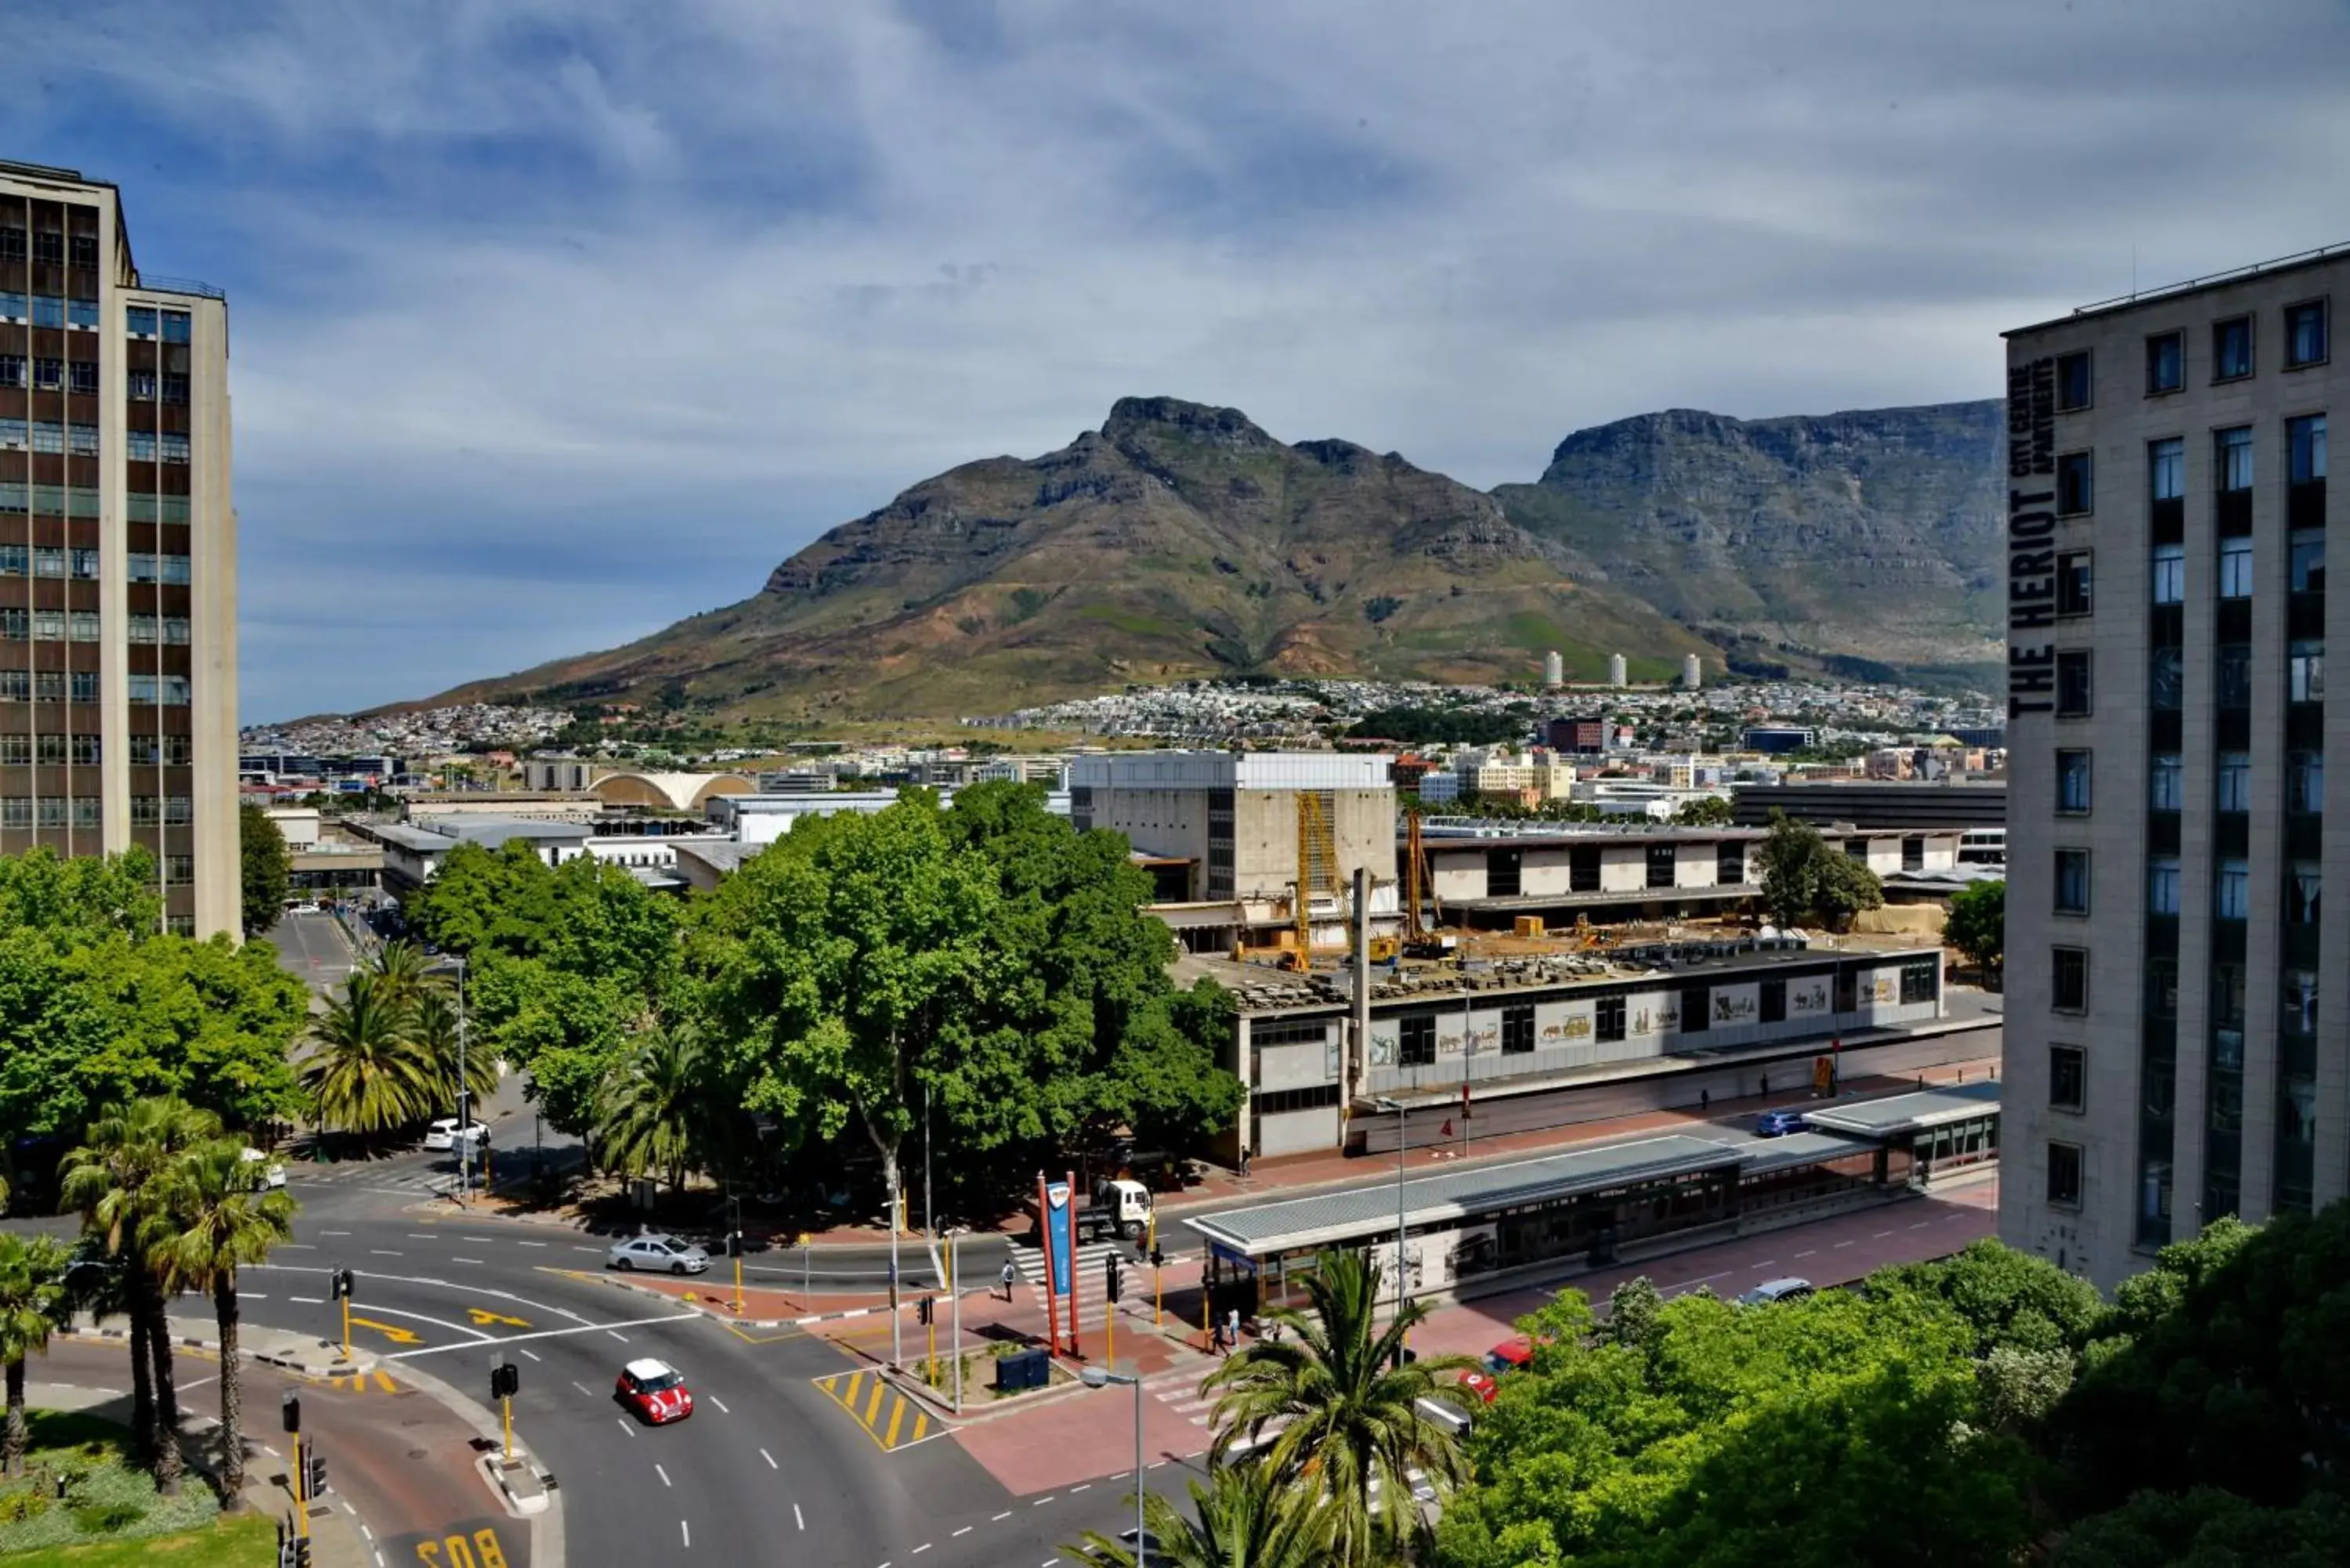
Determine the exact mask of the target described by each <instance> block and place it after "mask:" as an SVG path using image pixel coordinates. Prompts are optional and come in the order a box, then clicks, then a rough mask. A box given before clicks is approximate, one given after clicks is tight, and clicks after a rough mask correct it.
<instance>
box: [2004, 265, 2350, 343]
mask: <svg viewBox="0 0 2350 1568" xmlns="http://www.w3.org/2000/svg"><path fill="white" fill-rule="evenodd" d="M2345 256H2350V242H2345V243H2344V244H2334V245H2320V246H2319V247H2318V248H2317V249H2315V250H2314V251H2299V252H2296V253H2295V254H2292V255H2289V256H2279V257H2277V258H2276V259H2275V260H2273V261H2264V262H2253V263H2252V264H2251V265H2248V266H2240V267H2230V269H2229V270H2227V271H2226V272H2215V273H2209V274H2206V275H2203V276H2201V277H2190V278H2189V279H2188V280H2187V281H2185V282H2184V283H2166V284H2164V285H2162V286H2159V287H2157V288H2146V289H2138V290H2136V291H2135V292H2132V293H2129V294H2120V295H2116V296H2114V297H2113V298H2111V299H2100V300H2097V301H2096V302H2095V303H2094V304H2090V305H2076V306H2074V307H2073V313H2072V314H2071V315H2070V316H2060V317H2056V318H2055V319H2054V320H2051V321H2035V322H2033V324H2032V325H2031V326H2029V327H2010V328H2009V329H2008V330H2007V331H2005V332H2002V333H2001V334H2000V336H2001V337H2022V336H2024V335H2026V334H2028V333H2033V332H2041V331H2045V330H2046V329H2047V328H2049V327H2063V326H2066V325H2068V324H2070V323H2072V322H2075V321H2078V320H2081V319H2082V318H2083V317H2090V316H2106V315H2110V314H2112V313H2113V312H2115V311H2119V310H2129V309H2132V308H2134V307H2136V306H2141V305H2146V304H2148V303H2150V302H2152V301H2155V300H2158V299H2174V298H2177V297H2178V296H2181V295H2187V294H2199V293H2201V292H2203V291H2204V290H2205V289H2211V288H2225V287H2227V286H2229V285H2230V284H2238V283H2250V282H2251V281H2252V280H2253V279H2255V278H2260V277H2266V276H2268V275H2271V274H2272V273H2285V272H2293V271H2297V270H2298V269H2300V268H2302V267H2307V266H2315V265H2317V264H2318V263H2320V262H2323V261H2327V260H2333V259H2339V258H2342V257H2345Z"/></svg>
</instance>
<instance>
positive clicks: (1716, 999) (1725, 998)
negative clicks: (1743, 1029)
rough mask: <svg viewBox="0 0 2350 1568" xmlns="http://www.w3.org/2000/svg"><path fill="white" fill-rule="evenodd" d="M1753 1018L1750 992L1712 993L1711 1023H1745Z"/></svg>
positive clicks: (1752, 1003) (1752, 999)
mask: <svg viewBox="0 0 2350 1568" xmlns="http://www.w3.org/2000/svg"><path fill="white" fill-rule="evenodd" d="M1753 1017H1754V993H1753V992H1751V991H1717V992H1714V993H1713V1021H1714V1022H1715V1023H1749V1022H1751V1021H1752V1019H1753Z"/></svg>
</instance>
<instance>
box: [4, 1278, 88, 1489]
mask: <svg viewBox="0 0 2350 1568" xmlns="http://www.w3.org/2000/svg"><path fill="white" fill-rule="evenodd" d="M67 1259H68V1253H67V1251H66V1249H65V1247H64V1246H63V1245H61V1244H60V1243H59V1242H58V1241H57V1239H56V1238H54V1237H50V1236H16V1235H6V1234H0V1364H5V1366H6V1367H7V1382H8V1420H7V1426H6V1428H5V1431H0V1475H10V1476H12V1475H15V1474H16V1473H17V1472H18V1471H20V1470H22V1469H24V1468H25V1442H26V1433H25V1358H26V1356H28V1355H36V1354H37V1353H38V1352H40V1351H43V1350H46V1349H47V1348H48V1344H49V1334H50V1332H51V1331H52V1330H55V1329H60V1328H63V1327H65V1326H66V1324H67V1323H68V1321H69V1320H70V1319H71V1317H72V1315H73V1305H72V1299H71V1297H70V1295H69V1294H68V1292H67V1290H66V1262H67Z"/></svg>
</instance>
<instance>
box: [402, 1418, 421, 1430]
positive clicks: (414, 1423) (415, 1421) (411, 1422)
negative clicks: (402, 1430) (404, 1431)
mask: <svg viewBox="0 0 2350 1568" xmlns="http://www.w3.org/2000/svg"><path fill="white" fill-rule="evenodd" d="M400 1425H401V1426H403V1427H421V1426H422V1425H424V1417H421V1416H411V1417H409V1418H408V1419H407V1420H405V1421H402V1422H401V1423H400Z"/></svg>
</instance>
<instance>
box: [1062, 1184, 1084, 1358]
mask: <svg viewBox="0 0 2350 1568" xmlns="http://www.w3.org/2000/svg"><path fill="white" fill-rule="evenodd" d="M1068 1183H1069V1207H1068V1210H1067V1213H1066V1216H1065V1219H1066V1223H1067V1225H1068V1227H1069V1354H1070V1355H1080V1354H1082V1353H1081V1352H1080V1351H1079V1350H1078V1349H1077V1275H1078V1274H1079V1273H1081V1272H1084V1271H1082V1270H1080V1269H1079V1268H1078V1267H1077V1173H1076V1171H1074V1170H1073V1171H1070V1172H1069V1173H1068Z"/></svg>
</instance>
